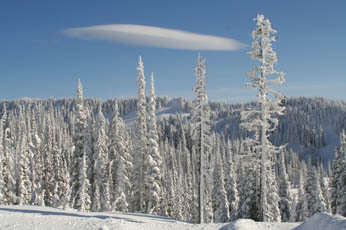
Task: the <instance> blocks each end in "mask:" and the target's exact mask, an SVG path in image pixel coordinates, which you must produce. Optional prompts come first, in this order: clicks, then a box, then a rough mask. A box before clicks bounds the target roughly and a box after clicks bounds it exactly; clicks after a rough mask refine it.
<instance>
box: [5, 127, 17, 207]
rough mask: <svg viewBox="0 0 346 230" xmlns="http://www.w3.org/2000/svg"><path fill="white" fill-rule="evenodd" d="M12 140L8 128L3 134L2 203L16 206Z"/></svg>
mask: <svg viewBox="0 0 346 230" xmlns="http://www.w3.org/2000/svg"><path fill="white" fill-rule="evenodd" d="M13 142H14V138H13V135H12V133H11V130H10V128H9V127H6V128H5V132H4V159H3V177H4V203H5V204H16V203H17V200H18V199H17V196H16V177H15V160H14V155H15V154H14V147H13V145H14V143H13Z"/></svg>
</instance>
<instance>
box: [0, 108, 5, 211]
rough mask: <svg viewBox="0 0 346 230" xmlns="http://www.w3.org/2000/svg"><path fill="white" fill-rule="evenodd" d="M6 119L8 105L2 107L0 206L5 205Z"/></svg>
mask: <svg viewBox="0 0 346 230" xmlns="http://www.w3.org/2000/svg"><path fill="white" fill-rule="evenodd" d="M5 119H6V105H5V104H4V105H3V107H2V116H1V119H0V204H4V203H5V202H4V196H5V194H4V193H5V182H4V174H3V173H4V157H5V155H4V145H3V144H4V143H3V141H4V124H5Z"/></svg>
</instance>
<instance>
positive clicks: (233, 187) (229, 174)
mask: <svg viewBox="0 0 346 230" xmlns="http://www.w3.org/2000/svg"><path fill="white" fill-rule="evenodd" d="M232 155H233V151H232V146H231V140H228V148H227V151H226V171H225V187H226V192H227V200H228V202H229V213H230V220H235V219H237V217H238V209H239V193H238V185H237V175H236V170H235V164H234V159H233V156H232Z"/></svg>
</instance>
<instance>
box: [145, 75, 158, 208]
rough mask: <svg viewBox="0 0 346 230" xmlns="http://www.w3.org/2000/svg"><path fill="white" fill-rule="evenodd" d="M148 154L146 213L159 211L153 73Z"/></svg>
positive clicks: (152, 76)
mask: <svg viewBox="0 0 346 230" xmlns="http://www.w3.org/2000/svg"><path fill="white" fill-rule="evenodd" d="M148 110H149V111H148V154H147V156H146V167H147V168H148V177H147V180H148V181H147V184H146V186H147V188H148V192H147V194H148V196H149V197H148V202H149V203H148V206H147V213H149V214H158V213H160V210H159V208H160V201H161V199H162V197H161V187H162V185H161V180H162V175H161V171H160V170H161V169H160V168H161V155H160V152H159V146H158V139H159V137H158V134H157V126H156V122H157V121H156V96H155V87H154V75H153V74H151V79H150V97H149V108H148Z"/></svg>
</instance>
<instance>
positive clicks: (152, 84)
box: [150, 73, 155, 99]
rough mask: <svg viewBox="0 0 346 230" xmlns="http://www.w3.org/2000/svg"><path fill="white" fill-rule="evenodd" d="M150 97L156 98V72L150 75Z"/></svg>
mask: <svg viewBox="0 0 346 230" xmlns="http://www.w3.org/2000/svg"><path fill="white" fill-rule="evenodd" d="M150 97H151V98H153V99H155V86H154V73H151V76H150Z"/></svg>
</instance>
